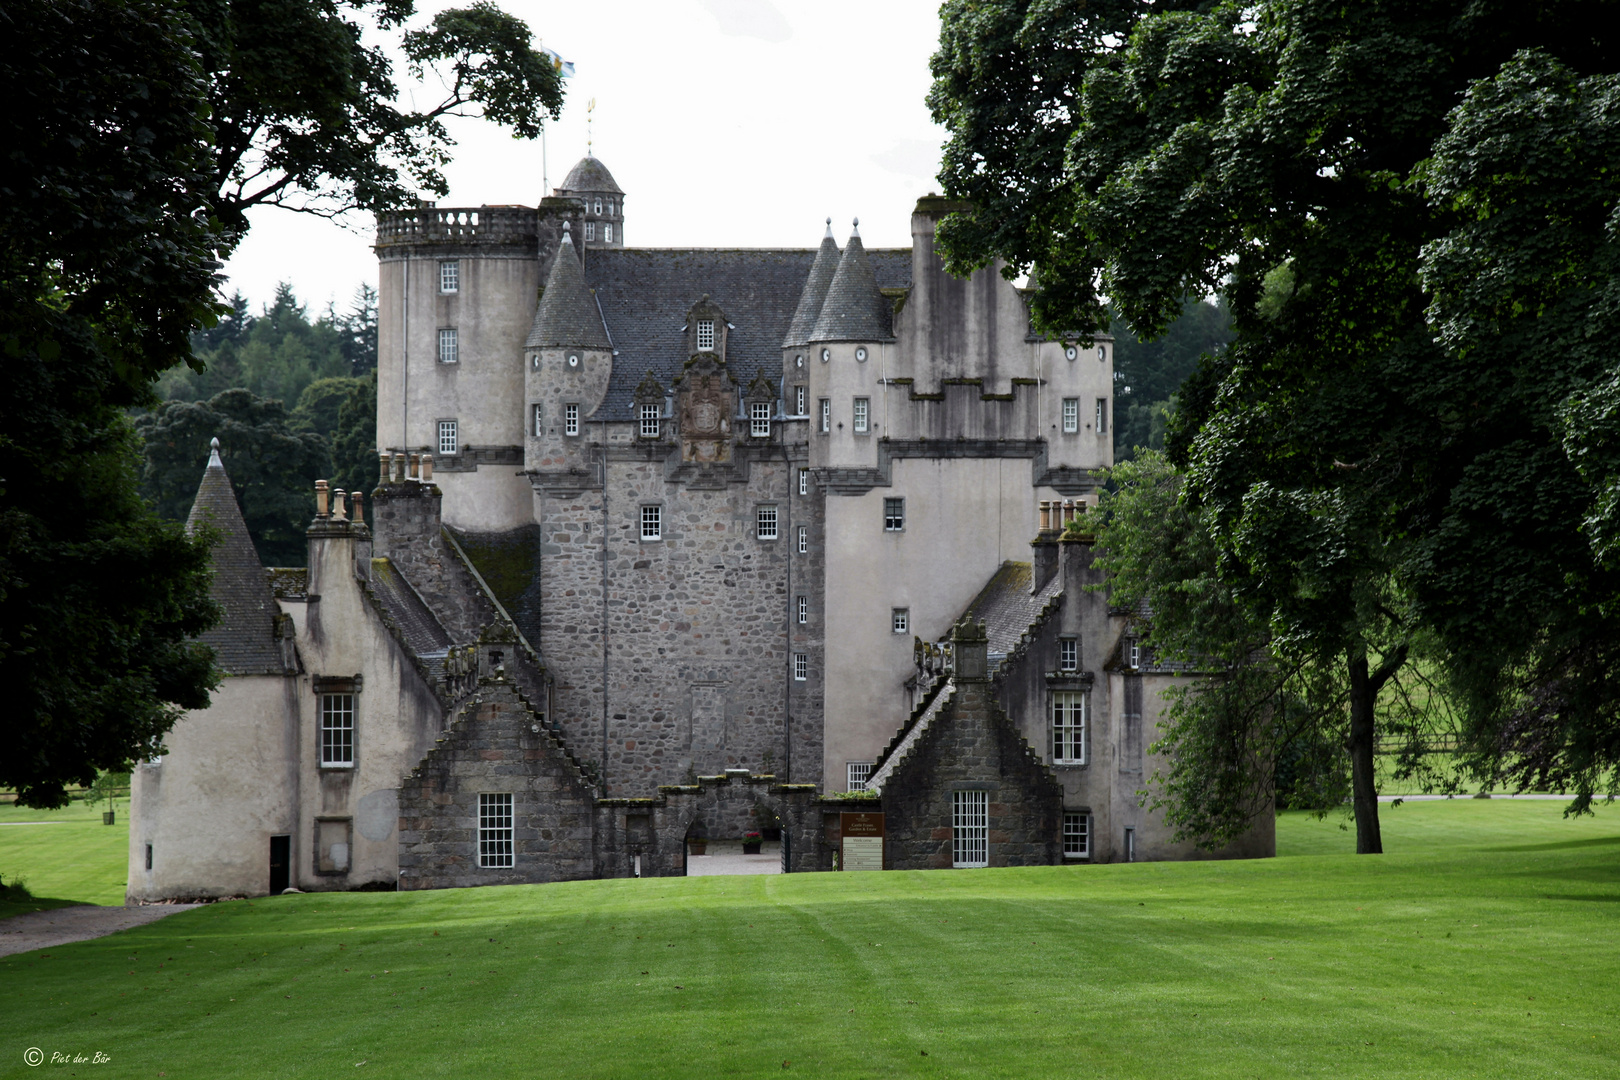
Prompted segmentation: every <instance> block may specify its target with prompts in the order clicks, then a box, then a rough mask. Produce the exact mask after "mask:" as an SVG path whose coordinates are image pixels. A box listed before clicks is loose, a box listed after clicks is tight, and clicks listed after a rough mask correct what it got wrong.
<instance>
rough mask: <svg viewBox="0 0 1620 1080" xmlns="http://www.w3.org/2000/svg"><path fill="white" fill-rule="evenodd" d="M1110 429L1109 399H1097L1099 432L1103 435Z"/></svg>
mask: <svg viewBox="0 0 1620 1080" xmlns="http://www.w3.org/2000/svg"><path fill="white" fill-rule="evenodd" d="M1107 430H1108V399H1107V398H1105V397H1100V398H1098V399H1097V434H1099V435H1102V434H1104V433H1105V432H1107Z"/></svg>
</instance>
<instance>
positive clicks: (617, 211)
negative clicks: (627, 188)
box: [557, 154, 624, 249]
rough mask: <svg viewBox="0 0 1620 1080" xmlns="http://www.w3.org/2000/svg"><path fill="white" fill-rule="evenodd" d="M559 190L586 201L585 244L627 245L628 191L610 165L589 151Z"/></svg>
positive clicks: (588, 245)
mask: <svg viewBox="0 0 1620 1080" xmlns="http://www.w3.org/2000/svg"><path fill="white" fill-rule="evenodd" d="M557 194H558V195H561V196H563V197H565V198H569V199H578V200H579V201H580V202H582V203H584V204H585V221H584V234H585V235H584V236H583V238H581V239H580V241H579V242H580V243H581V244H583V245H584V247H586V248H588V249H590V248H622V247H624V191H623V190H621V189H620V187H619V185H618V184H617V183H616V182H615V181H614V179H613V174H612V173H610V172H608V170H607V166H606V165H603V164H602V163H601V162H600V161H598V160H596V158H594V157H592V156H591V155H589V154H586V155H585V156H584V157H583V158H581V159H580V161H579V164H577V165H575V166H574V167H573V168H572V169H570V170H569V172H568V177H567V179H565V180H564V181H563V182H562V187H560V188H558V189H557Z"/></svg>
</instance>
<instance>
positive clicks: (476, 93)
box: [185, 0, 563, 234]
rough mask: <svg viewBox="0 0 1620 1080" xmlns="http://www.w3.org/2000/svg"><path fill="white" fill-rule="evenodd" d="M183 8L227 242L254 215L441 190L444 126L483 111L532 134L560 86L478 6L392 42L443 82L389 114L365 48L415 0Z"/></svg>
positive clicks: (383, 62) (384, 205) (524, 44)
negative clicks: (208, 118) (257, 209)
mask: <svg viewBox="0 0 1620 1080" xmlns="http://www.w3.org/2000/svg"><path fill="white" fill-rule="evenodd" d="M185 6H186V10H187V14H188V15H189V16H190V20H191V25H192V26H193V27H194V29H195V32H196V34H197V40H198V42H199V44H200V46H201V50H202V62H203V66H204V69H205V70H206V71H207V72H209V73H210V82H209V86H208V101H209V106H210V108H211V115H212V118H213V127H214V138H213V147H214V158H215V160H214V171H215V182H216V185H217V188H218V194H217V196H216V197H215V199H214V205H215V206H216V209H217V212H218V214H219V216H220V219H221V220H222V221H223V222H224V224H225V225H226V227H227V228H229V229H231V230H233V231H234V232H236V233H238V234H240V233H244V232H246V230H247V218H246V216H245V214H246V211H247V210H248V209H249V208H251V207H254V206H284V207H289V208H292V209H296V210H303V211H308V212H313V213H322V214H333V213H337V212H340V211H342V210H344V209H346V208H350V207H360V208H363V209H368V210H380V209H388V208H394V207H399V206H404V205H408V204H410V203H411V202H412V200H414V199H415V198H416V197H417V195H418V193H431V194H438V195H442V194H444V193H445V192H446V190H447V187H446V185H445V180H444V176H443V173H442V172H441V169H442V168H443V166H444V165H445V163H446V162H447V161H448V160H449V148H450V146H451V140H450V138H449V135H448V132H447V131H446V130H445V128H444V123H443V118H444V117H446V116H477V115H483V116H486V117H488V118H489V119H491V120H494V121H495V122H496V123H499V124H503V125H505V126H507V127H510V128H512V130H513V132H514V133H515V134H516V135H517V136H518V137H520V138H528V139H532V138H534V137H535V136H537V135H538V134H539V133H540V126H541V124H542V122H543V121H544V119H545V118H546V117H548V116H550V117H553V118H554V117H556V116H557V114H558V113H559V111H560V110H561V108H562V101H563V89H562V80H561V78H560V77H559V76H558V74H557V72H556V71H555V70H554V69H553V68H552V65H551V62H550V60H549V59H548V58H547V57H546V56H545V55H544V54H543V53H540V52H537V51H536V50H535V49H534V48H533V45H532V44H531V41H530V34H529V30H528V27H527V26H526V25H525V24H524V23H523V22H522V21H521V20H519V19H515V18H513V17H511V16H509V15H505V14H503V13H502V12H501V11H499V10H498V9H497V8H495V7H494V6H493V5H491V4H488V3H478V4H474V5H473V6H472V7H470V8H464V9H451V10H447V11H441V12H439V13H438V14H437V15H435V16H434V18H433V21H432V23H431V24H430V25H429V26H428V27H427V28H426V29H424V30H417V31H411V32H408V33H406V34H404V35H403V36H402V39H401V41H402V44H403V48H404V52H405V55H406V57H407V58H408V61H409V64H410V67H411V73H412V74H413V75H421V74H426V73H437V77H438V78H440V79H442V81H443V83H444V86H445V96H444V98H443V99H442V100H441V101H440V102H438V103H437V104H435V105H432V106H430V107H428V108H423V109H417V108H415V107H401V105H400V103H399V101H398V96H399V95H398V89H397V87H396V86H395V84H394V81H393V75H392V71H391V64H390V62H389V60H388V57H387V54H386V52H385V51H384V48H383V46H382V44H381V43H380V42H378V41H377V40H376V39H377V37H378V35H379V34H380V33H387V32H392V31H395V30H397V28H398V27H399V26H400V25H401V24H402V23H403V22H405V21H406V20H407V19H409V18H410V17H411V15H412V14H413V13H414V10H415V4H414V3H413V0H351V2H346V3H345V2H340V0H190V2H188V3H187V4H186V5H185ZM356 16H358V17H356ZM368 39H369V43H368Z"/></svg>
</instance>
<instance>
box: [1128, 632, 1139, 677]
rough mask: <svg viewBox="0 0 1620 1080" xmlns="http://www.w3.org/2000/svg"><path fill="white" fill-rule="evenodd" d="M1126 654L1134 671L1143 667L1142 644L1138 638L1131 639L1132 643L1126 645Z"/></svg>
mask: <svg viewBox="0 0 1620 1080" xmlns="http://www.w3.org/2000/svg"><path fill="white" fill-rule="evenodd" d="M1125 653H1126V659H1127V660H1128V661H1129V663H1130V668H1131V670H1132V671H1135V670H1136V669H1137V668H1139V667H1141V666H1142V643H1141V642H1140V641H1138V640H1137V639H1136V638H1131V639H1130V641H1129V642H1127V643H1126V648H1125Z"/></svg>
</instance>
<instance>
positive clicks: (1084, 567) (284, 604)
mask: <svg viewBox="0 0 1620 1080" xmlns="http://www.w3.org/2000/svg"><path fill="white" fill-rule="evenodd" d="M952 209H953V206H952V204H950V203H948V202H946V201H945V200H943V199H940V198H937V197H932V196H930V197H927V198H924V199H922V200H921V201H919V203H918V205H917V207H916V208H915V210H914V212H913V214H912V219H911V233H912V246H911V247H910V248H909V249H898V250H872V251H868V250H866V249H865V247H864V246H863V245H862V243H861V240H860V236H859V233H858V229H857V230H856V231H852V233H851V235H850V236H849V238H848V239H847V241H846V242H845V244H844V246H843V248H842V249H840V248H839V247H838V245H837V242H836V240H835V238H834V236H833V234H832V231H831V228H830V223H829V228H828V230H827V233H826V235H825V236H824V237H823V239H822V241H821V243H820V246H819V247H817V248H807V249H802V250H757V249H732V250H726V249H713V248H690V249H637V248H631V247H627V246H625V220H626V219H625V193H624V192H623V191H622V190H621V189H620V188H619V186H618V184H617V183H616V182H615V181H614V179H613V177H612V176H611V174H610V173H609V172H608V170H607V169H606V168H605V167H604V166H603V165H602V164H601V163H600V162H599V161H597V160H596V159H594V158H591V157H587V158H586V159H585V160H583V161H581V162H580V163H579V164H578V165H577V166H576V167H575V168H574V169H573V171H572V172H571V173H570V174H569V176H568V178H567V180H566V181H565V182H564V184H563V186H562V187H560V188H558V189H557V190H556V191H555V192H554V193H553V194H552V195H551V196H550V197H547V198H545V199H542V200H541V201H540V204H539V206H538V207H532V208H531V207H521V206H496V207H490V206H485V207H479V208H476V209H447V208H440V207H437V206H433V205H430V204H423V205H422V206H420V207H419V208H418V209H416V210H413V211H406V212H400V213H395V214H387V215H381V216H380V217H379V219H378V227H377V239H376V250H377V254H378V258H379V261H380V277H381V280H380V286H379V297H380V299H379V358H378V417H377V430H378V442H379V481H378V484H377V486H376V488H375V489H374V490H373V491H371V492H367V493H361V492H331V491H327V490H326V488H325V485H324V482H323V484H321V485H318V490H317V492H316V498H315V509H316V513H315V518H314V521H313V523H312V524H311V526H310V529H309V563H308V567H307V569H300V570H274V569H272V570H268V571H267V570H265V569H264V568H262V567H261V566H260V565H259V563H258V560H257V557H256V555H255V554H254V552H253V549H252V544H251V541H250V540H249V539H248V537H247V535H246V530H245V527H244V526H243V525H242V521H241V515H240V512H239V511H238V510H237V508H236V505H235V501H234V498H233V497H232V495H231V491H230V486H229V481H228V478H227V477H226V475H225V468H224V462H223V460H222V459H221V458H220V457H219V456H218V455H217V454H216V455H215V456H214V457H213V458H212V459H211V461H210V463H209V466H208V469H207V471H206V473H205V475H204V478H203V481H202V485H201V487H200V489H199V492H198V499H197V503H196V506H195V508H194V510H193V519H194V520H196V521H201V520H204V519H206V520H210V521H212V522H213V523H214V524H215V525H216V527H218V528H219V529H220V530H221V532H222V533H223V534H224V536H225V541H224V542H223V543H222V545H221V546H220V548H218V549H217V550H216V555H215V563H216V578H215V593H216V596H217V598H218V599H219V600H220V601H221V603H222V605H223V606H224V608H225V610H226V613H227V617H226V619H225V622H224V623H223V624H222V625H221V626H220V627H219V628H217V629H216V630H214V631H212V632H211V633H210V635H209V636H208V638H207V640H209V641H210V642H211V643H212V644H214V645H215V647H216V649H217V651H218V654H219V658H220V664H221V666H222V667H223V668H224V669H225V671H226V672H227V673H228V674H229V676H230V677H229V678H227V679H226V681H225V685H224V686H223V688H222V689H221V691H220V692H219V693H217V694H216V695H215V699H214V703H213V705H212V706H211V707H210V708H209V709H208V710H205V711H203V712H199V713H195V714H191V715H189V716H188V717H187V718H186V719H185V720H183V721H182V722H181V723H180V724H179V725H177V727H176V728H175V730H174V732H173V733H172V734H171V736H170V738H169V740H168V746H169V751H170V752H169V753H168V754H167V755H166V756H165V757H163V758H162V759H160V760H158V761H154V762H150V763H146V764H143V765H142V766H141V767H140V768H139V769H138V770H137V773H136V777H135V781H134V803H133V807H132V814H133V816H132V829H131V855H130V858H131V870H130V879H129V880H130V885H129V891H130V895H131V897H132V898H135V899H154V898H158V897H167V896H180V895H187V896H203V895H234V894H242V893H247V894H253V893H264V892H274V891H280V889H281V888H286V887H289V886H293V887H297V888H303V889H311V888H316V889H319V888H352V887H357V886H362V885H372V884H376V885H381V886H384V887H394V886H396V885H397V887H399V888H423V887H435V886H448V885H468V884H484V883H497V882H518V881H547V880H560V879H565V878H579V877H593V876H612V875H628V874H642V875H665V874H680V873H684V872H685V869H686V865H687V864H686V858H687V855H688V852H689V851H690V850H691V845H692V843H693V841H702V840H704V839H706V838H708V837H714V838H731V837H737V836H741V835H743V834H744V833H745V832H748V831H753V830H754V829H755V828H759V829H760V830H761V831H764V832H766V833H767V834H769V835H775V834H776V832H777V830H780V836H781V854H782V866H783V869H785V870H815V869H833V868H834V867H835V866H838V865H841V861H840V860H841V858H842V856H841V844H842V840H843V838H842V837H841V834H840V830H841V828H842V827H843V824H842V823H843V822H844V821H845V820H848V819H846V818H845V817H844V814H845V813H846V812H853V811H860V812H863V813H866V814H868V815H871V814H880V815H882V820H883V821H884V822H885V824H884V826H883V829H884V830H885V837H884V840H883V841H882V849H881V850H882V856H881V858H882V864H883V865H884V866H885V867H892V868H901V867H933V866H938V867H950V866H982V865H991V866H995V865H1030V864H1041V863H1063V862H1065V861H1069V862H1096V861H1113V860H1121V859H1160V858H1185V857H1193V856H1195V855H1197V854H1199V853H1198V852H1196V851H1195V850H1194V849H1192V848H1190V847H1189V846H1187V845H1179V844H1174V843H1172V842H1171V841H1170V839H1169V836H1168V833H1167V831H1166V830H1165V828H1164V827H1163V825H1162V823H1161V822H1159V821H1158V820H1157V819H1156V817H1155V816H1154V815H1151V814H1149V813H1148V812H1147V811H1146V810H1144V809H1143V808H1142V806H1141V805H1140V801H1141V800H1140V798H1139V796H1138V794H1137V793H1138V792H1139V790H1140V789H1142V788H1143V787H1144V786H1145V778H1146V777H1147V776H1149V775H1151V772H1152V770H1153V768H1154V764H1155V759H1154V755H1153V753H1152V752H1151V750H1150V749H1149V747H1150V744H1151V743H1152V741H1153V735H1152V732H1153V728H1154V725H1155V722H1156V719H1157V717H1158V715H1159V713H1160V710H1161V705H1160V696H1161V693H1162V691H1163V689H1164V688H1165V687H1167V686H1169V685H1171V684H1172V683H1173V682H1174V681H1175V680H1177V679H1178V678H1185V674H1184V673H1182V672H1178V671H1176V670H1174V669H1173V668H1172V667H1171V666H1168V665H1161V664H1158V663H1157V662H1156V661H1155V659H1154V658H1153V657H1152V655H1151V654H1150V653H1149V652H1148V651H1147V650H1146V649H1145V648H1144V647H1143V646H1141V645H1140V644H1139V643H1138V640H1137V636H1136V634H1137V614H1138V613H1134V612H1128V611H1120V610H1115V609H1111V608H1110V607H1109V605H1108V602H1107V599H1106V594H1105V593H1104V592H1102V591H1100V589H1099V586H1101V585H1102V582H1101V580H1100V578H1099V575H1098V574H1097V573H1096V572H1095V571H1094V570H1093V569H1092V568H1091V545H1090V540H1089V537H1088V536H1087V534H1086V530H1085V527H1084V525H1085V520H1086V519H1085V514H1086V510H1087V508H1088V507H1089V506H1093V505H1095V493H1096V489H1097V486H1098V484H1099V482H1100V472H1099V471H1100V470H1101V469H1103V468H1105V467H1106V466H1108V465H1110V464H1111V463H1112V436H1111V432H1110V430H1109V429H1110V422H1111V416H1110V408H1111V392H1112V391H1111V388H1112V385H1113V366H1112V342H1111V340H1110V339H1108V338H1106V337H1100V338H1098V339H1097V340H1096V341H1094V342H1091V343H1086V344H1083V343H1081V342H1079V341H1075V340H1069V341H1064V340H1050V339H1046V338H1043V337H1041V336H1039V335H1036V334H1035V333H1033V331H1032V329H1031V325H1030V320H1029V316H1028V312H1027V308H1026V303H1025V298H1024V296H1023V295H1022V294H1021V292H1020V290H1019V289H1017V288H1016V287H1015V286H1014V285H1012V284H1011V283H1009V282H1008V281H1006V280H1005V279H1003V278H1002V277H1001V275H1000V273H999V268H998V267H990V268H986V269H984V270H981V271H979V272H977V273H975V274H973V275H972V276H970V277H968V278H965V279H959V278H954V277H951V276H950V275H948V274H946V273H945V272H944V270H943V266H942V264H941V262H940V259H939V257H938V256H937V255H936V254H935V252H934V248H933V238H934V229H935V226H936V224H937V223H938V221H939V220H940V218H941V217H942V216H943V215H944V214H946V213H948V212H950V211H951V210H952ZM367 496H369V499H370V507H371V512H372V513H371V516H372V527H370V528H368V527H367V526H366V524H365V521H364V517H363V515H362V507H363V505H364V499H365V497H367ZM1272 847H1273V841H1272V831H1271V823H1270V821H1269V818H1267V819H1265V820H1259V819H1257V821H1256V824H1255V828H1254V830H1253V831H1252V832H1251V833H1250V834H1249V835H1248V836H1247V837H1245V838H1244V839H1243V840H1241V841H1240V842H1239V843H1237V844H1236V845H1234V846H1233V848H1231V849H1230V850H1228V851H1227V852H1223V853H1222V854H1227V855H1261V854H1270V853H1271V850H1272Z"/></svg>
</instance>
